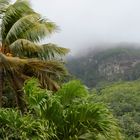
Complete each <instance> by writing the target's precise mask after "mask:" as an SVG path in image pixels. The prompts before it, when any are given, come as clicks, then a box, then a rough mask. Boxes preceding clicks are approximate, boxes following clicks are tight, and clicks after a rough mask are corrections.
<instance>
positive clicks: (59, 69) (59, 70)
mask: <svg viewBox="0 0 140 140" xmlns="http://www.w3.org/2000/svg"><path fill="white" fill-rule="evenodd" d="M27 67H29V68H30V70H31V71H34V72H35V74H37V73H42V74H43V73H46V74H48V75H50V76H54V77H55V76H56V77H59V76H62V75H66V74H67V71H66V69H65V68H64V66H63V65H62V64H61V63H60V62H58V61H52V60H50V61H41V60H37V59H29V60H28V63H27Z"/></svg>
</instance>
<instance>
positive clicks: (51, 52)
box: [42, 43, 69, 59]
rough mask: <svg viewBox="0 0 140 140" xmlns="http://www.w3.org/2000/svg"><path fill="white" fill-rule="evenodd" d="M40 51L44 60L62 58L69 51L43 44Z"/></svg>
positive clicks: (53, 45) (54, 45)
mask: <svg viewBox="0 0 140 140" xmlns="http://www.w3.org/2000/svg"><path fill="white" fill-rule="evenodd" d="M42 49H43V51H44V57H45V58H46V59H51V58H56V57H59V56H64V55H66V54H67V53H68V52H69V49H66V48H62V47H58V46H57V45H56V44H52V43H49V44H43V45H42Z"/></svg>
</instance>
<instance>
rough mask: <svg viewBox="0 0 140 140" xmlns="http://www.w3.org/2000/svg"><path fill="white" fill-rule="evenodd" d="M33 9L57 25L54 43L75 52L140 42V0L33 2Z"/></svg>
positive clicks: (51, 39)
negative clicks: (95, 47) (99, 46)
mask: <svg viewBox="0 0 140 140" xmlns="http://www.w3.org/2000/svg"><path fill="white" fill-rule="evenodd" d="M31 3H32V6H33V8H34V9H35V10H36V11H38V12H40V13H41V14H42V15H43V16H45V17H47V18H49V19H50V20H52V21H54V22H56V24H57V25H58V26H60V28H61V31H60V32H59V33H57V34H54V35H53V36H52V37H51V38H48V39H45V42H54V43H57V44H58V45H60V46H62V47H66V48H70V49H71V52H72V53H77V52H78V51H80V50H81V49H82V48H84V49H85V48H86V47H87V48H88V47H89V46H90V47H91V46H92V47H94V46H97V45H96V44H98V43H102V44H103V43H104V42H105V43H108V42H109V43H120V42H128V43H129V42H130V43H139V42H140V14H139V13H140V8H139V6H140V1H139V0H31Z"/></svg>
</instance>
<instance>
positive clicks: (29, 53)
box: [9, 39, 43, 58]
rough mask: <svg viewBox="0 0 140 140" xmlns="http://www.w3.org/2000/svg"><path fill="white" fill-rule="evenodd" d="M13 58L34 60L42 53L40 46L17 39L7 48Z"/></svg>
mask: <svg viewBox="0 0 140 140" xmlns="http://www.w3.org/2000/svg"><path fill="white" fill-rule="evenodd" d="M9 49H10V51H11V52H12V54H13V55H14V56H19V57H28V58H34V57H39V56H40V54H41V53H42V52H43V50H42V49H41V46H40V45H37V44H35V43H33V42H31V41H29V40H26V39H18V40H16V41H15V42H13V43H12V44H11V45H10V46H9Z"/></svg>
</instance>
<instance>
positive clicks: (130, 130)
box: [93, 81, 140, 140]
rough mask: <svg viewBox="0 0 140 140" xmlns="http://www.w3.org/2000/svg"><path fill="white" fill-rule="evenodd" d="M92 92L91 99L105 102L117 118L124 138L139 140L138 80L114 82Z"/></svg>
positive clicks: (139, 108) (139, 90)
mask: <svg viewBox="0 0 140 140" xmlns="http://www.w3.org/2000/svg"><path fill="white" fill-rule="evenodd" d="M93 93H94V94H93V95H94V96H93V100H94V101H95V100H96V101H97V102H103V103H106V105H108V106H109V108H110V109H111V110H112V112H113V114H114V115H115V116H116V118H118V120H119V123H120V126H121V128H122V130H123V133H124V134H125V136H126V140H139V139H140V81H134V82H119V83H115V84H112V85H108V86H106V87H102V88H99V89H98V90H94V91H93Z"/></svg>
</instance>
